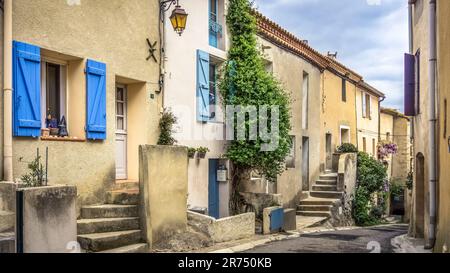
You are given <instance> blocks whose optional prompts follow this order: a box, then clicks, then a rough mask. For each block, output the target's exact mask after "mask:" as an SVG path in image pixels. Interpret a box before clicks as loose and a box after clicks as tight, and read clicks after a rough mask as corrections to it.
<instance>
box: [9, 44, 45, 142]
mask: <svg viewBox="0 0 450 273" xmlns="http://www.w3.org/2000/svg"><path fill="white" fill-rule="evenodd" d="M40 63H41V50H40V48H39V47H37V46H34V45H30V44H26V43H22V42H17V41H14V43H13V134H14V136H21V137H39V136H40V135H41V109H40V95H41V88H40V82H41V73H40Z"/></svg>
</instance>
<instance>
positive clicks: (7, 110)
mask: <svg viewBox="0 0 450 273" xmlns="http://www.w3.org/2000/svg"><path fill="white" fill-rule="evenodd" d="M3 18H4V19H3V20H4V22H3V28H4V29H3V43H4V44H3V58H4V59H3V180H4V181H8V182H11V181H13V166H12V71H11V70H12V0H4V1H3Z"/></svg>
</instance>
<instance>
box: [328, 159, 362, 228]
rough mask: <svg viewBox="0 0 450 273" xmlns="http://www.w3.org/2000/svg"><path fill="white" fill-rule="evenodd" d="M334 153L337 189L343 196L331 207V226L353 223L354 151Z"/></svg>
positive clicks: (355, 161) (355, 166) (355, 168)
mask: <svg viewBox="0 0 450 273" xmlns="http://www.w3.org/2000/svg"><path fill="white" fill-rule="evenodd" d="M337 155H338V154H335V156H336V159H338V160H337V173H338V182H337V188H338V191H342V192H343V193H344V194H343V197H342V198H341V200H340V201H339V202H336V203H335V204H334V205H333V208H332V209H331V212H332V214H331V215H332V218H331V220H330V222H331V224H332V225H333V226H351V225H353V224H354V221H353V217H352V203H353V196H354V193H355V187H356V175H357V173H356V172H357V161H358V155H357V154H356V153H347V154H339V157H338V158H337Z"/></svg>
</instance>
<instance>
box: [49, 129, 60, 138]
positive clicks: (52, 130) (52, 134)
mask: <svg viewBox="0 0 450 273" xmlns="http://www.w3.org/2000/svg"><path fill="white" fill-rule="evenodd" d="M58 133H59V128H50V135H51V136H57V135H58Z"/></svg>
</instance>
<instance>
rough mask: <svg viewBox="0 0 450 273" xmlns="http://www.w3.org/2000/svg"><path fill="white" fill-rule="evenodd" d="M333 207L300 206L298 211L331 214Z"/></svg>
mask: <svg viewBox="0 0 450 273" xmlns="http://www.w3.org/2000/svg"><path fill="white" fill-rule="evenodd" d="M332 207H333V206H331V205H299V206H297V210H298V211H325V212H329V211H330V210H331V208H332Z"/></svg>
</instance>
